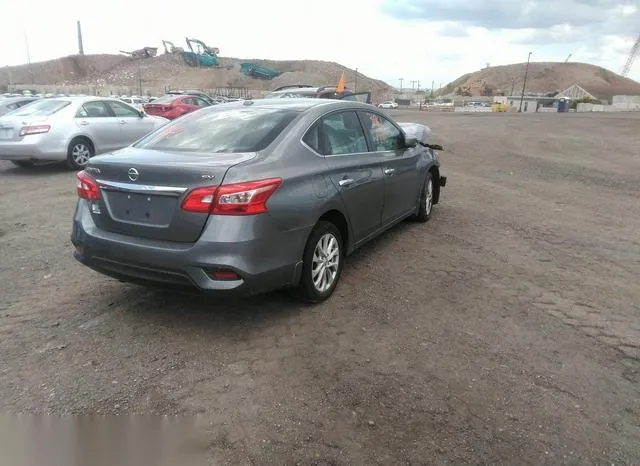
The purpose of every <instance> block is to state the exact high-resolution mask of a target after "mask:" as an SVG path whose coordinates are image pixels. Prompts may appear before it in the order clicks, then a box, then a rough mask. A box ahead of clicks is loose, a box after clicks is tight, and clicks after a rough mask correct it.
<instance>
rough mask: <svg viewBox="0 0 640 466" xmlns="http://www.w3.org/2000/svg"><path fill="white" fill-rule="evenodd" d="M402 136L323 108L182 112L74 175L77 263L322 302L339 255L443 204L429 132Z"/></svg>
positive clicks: (344, 105) (352, 113)
mask: <svg viewBox="0 0 640 466" xmlns="http://www.w3.org/2000/svg"><path fill="white" fill-rule="evenodd" d="M404 127H405V128H406V131H405V130H404V129H403V125H402V124H398V123H396V122H394V121H393V120H392V119H390V118H389V117H388V116H386V115H385V114H384V113H382V112H380V111H379V110H378V109H376V108H375V107H373V106H371V105H367V104H362V103H358V102H349V101H336V100H325V99H265V100H261V101H251V100H247V101H244V102H239V103H229V104H225V105H216V106H213V107H208V108H205V109H202V110H200V111H197V112H194V113H191V114H188V115H186V116H183V117H181V118H178V119H176V120H174V121H173V122H171V123H169V124H167V125H166V126H164V127H163V128H161V129H159V130H157V131H156V132H154V133H152V134H150V135H148V136H146V137H145V138H143V139H142V140H140V141H138V142H137V143H135V144H133V145H132V146H130V147H128V148H125V149H122V150H120V151H117V152H115V153H113V154H110V155H103V156H97V157H94V158H93V159H91V160H90V162H89V164H88V166H87V167H86V168H85V170H83V171H80V172H79V173H78V174H77V190H78V196H79V200H78V203H77V208H76V212H75V215H74V219H73V231H72V235H71V239H72V242H73V244H74V245H75V248H76V250H75V252H74V257H75V258H76V259H77V260H78V261H80V262H81V263H83V264H85V265H87V266H88V267H91V268H93V269H94V270H97V271H99V272H101V273H103V274H106V275H110V276H113V277H115V278H118V279H120V280H122V281H130V282H134V283H142V284H153V283H156V284H158V283H159V284H163V285H165V286H166V285H181V286H185V285H186V286H191V287H195V288H197V289H200V290H206V291H212V292H218V293H237V294H256V293H261V292H265V291H269V290H273V289H276V288H281V287H294V288H296V289H297V290H298V292H299V293H300V295H301V296H302V297H304V298H305V299H306V300H309V301H321V300H323V299H326V298H328V297H329V296H330V295H331V294H332V293H333V291H334V289H335V287H336V284H337V283H338V280H339V278H340V273H341V271H342V266H343V260H344V257H345V256H346V255H348V254H349V253H351V252H352V251H354V250H355V249H356V248H358V247H360V246H361V245H363V244H364V243H366V242H367V241H369V240H370V239H372V238H374V237H375V236H377V235H379V234H381V233H382V232H384V231H385V230H387V229H388V228H390V227H391V226H393V225H394V224H396V223H398V222H400V221H402V220H403V219H405V218H407V217H412V218H413V219H415V220H416V221H419V222H425V221H427V220H429V218H430V217H431V213H432V207H433V205H434V204H437V203H438V201H439V199H440V188H441V186H444V184H445V182H446V178H445V177H442V176H440V163H439V161H438V158H437V156H436V154H435V152H434V150H433V149H434V148H435V147H436V146H431V145H430V144H429V143H428V141H427V139H428V135H429V130H428V128H427V127H425V126H422V125H415V124H413V125H412V124H408V125H404Z"/></svg>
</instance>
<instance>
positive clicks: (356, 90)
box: [353, 68, 358, 92]
mask: <svg viewBox="0 0 640 466" xmlns="http://www.w3.org/2000/svg"><path fill="white" fill-rule="evenodd" d="M353 92H358V68H356V83H355V84H354V85H353Z"/></svg>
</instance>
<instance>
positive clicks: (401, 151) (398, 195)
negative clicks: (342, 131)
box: [360, 110, 423, 224]
mask: <svg viewBox="0 0 640 466" xmlns="http://www.w3.org/2000/svg"><path fill="white" fill-rule="evenodd" d="M360 117H361V119H362V123H363V125H364V127H365V131H366V133H367V135H368V137H369V140H370V144H371V146H372V151H373V153H374V154H376V155H377V156H378V157H381V158H383V159H384V166H383V174H384V178H385V195H384V209H383V212H382V223H383V224H387V223H390V222H393V221H395V220H397V219H398V218H399V217H402V216H404V215H406V214H407V213H408V212H410V211H411V210H412V209H415V207H416V203H417V200H418V194H419V190H420V189H421V188H422V185H421V183H422V181H423V175H422V174H421V172H420V170H419V169H418V161H419V157H420V151H419V150H413V149H405V147H404V140H405V137H404V132H403V131H402V130H401V129H400V127H399V126H397V125H396V124H395V123H393V122H392V121H391V120H389V119H388V118H386V117H385V116H383V115H382V114H381V113H378V112H376V111H373V110H372V111H362V110H361V111H360Z"/></svg>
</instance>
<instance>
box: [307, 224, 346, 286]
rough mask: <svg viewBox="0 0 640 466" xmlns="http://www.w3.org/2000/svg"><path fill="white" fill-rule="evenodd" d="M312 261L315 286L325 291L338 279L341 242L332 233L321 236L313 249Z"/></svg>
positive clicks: (312, 275) (312, 276)
mask: <svg viewBox="0 0 640 466" xmlns="http://www.w3.org/2000/svg"><path fill="white" fill-rule="evenodd" d="M311 263H312V264H311V278H312V280H313V286H314V287H315V288H316V290H318V291H319V292H320V293H324V292H326V291H327V290H328V289H329V288H331V287H332V286H333V284H334V282H335V281H336V277H337V275H338V269H339V266H340V243H339V242H338V239H337V238H336V237H335V236H334V235H333V234H332V233H325V234H324V235H322V236H321V237H320V239H319V240H318V242H317V243H316V247H315V249H314V250H313V258H312V260H311Z"/></svg>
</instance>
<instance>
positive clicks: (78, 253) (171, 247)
mask: <svg viewBox="0 0 640 466" xmlns="http://www.w3.org/2000/svg"><path fill="white" fill-rule="evenodd" d="M292 235H294V236H295V237H292ZM303 235H306V233H304V232H302V231H297V232H293V233H283V234H282V237H281V238H273V237H270V238H268V239H266V238H262V239H261V238H255V239H252V240H249V241H238V242H229V241H226V242H216V241H203V240H202V238H201V239H200V240H199V241H197V242H196V243H173V242H167V241H156V240H149V239H144V238H134V237H129V236H124V235H120V234H117V233H111V232H107V231H104V230H100V229H98V228H97V227H96V225H95V223H94V222H93V219H92V217H91V214H90V212H89V209H88V208H87V204H86V202H85V201H80V202H79V203H78V207H77V209H76V214H75V217H74V220H73V230H72V234H71V241H72V243H73V245H74V246H75V251H74V253H73V256H74V258H75V259H76V260H78V261H79V262H80V263H82V264H84V265H86V266H87V267H90V268H91V269H93V270H95V271H97V272H100V273H102V274H104V275H108V276H111V277H114V278H117V279H119V280H122V281H127V282H132V283H138V284H143V285H159V286H177V287H181V288H192V289H193V288H195V289H196V290H200V291H204V292H212V293H216V294H220V295H232V296H247V295H255V294H259V293H263V292H267V291H271V290H274V289H278V288H283V287H287V286H291V285H295V284H297V283H298V282H299V277H300V274H301V272H302V261H301V260H300V258H301V256H302V252H301V251H300V252H298V251H297V250H296V249H297V248H296V247H295V246H293V245H294V244H298V243H300V240H302V239H303ZM203 236H206V235H204V234H203ZM304 238H305V240H306V236H305V237H304ZM274 250H276V251H282V252H283V253H282V254H281V256H282V257H278V256H276V255H274V254H269V252H268V251H274ZM215 271H224V272H235V273H236V274H238V275H239V277H240V279H238V280H216V279H213V278H212V276H211V274H212V272H215Z"/></svg>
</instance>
